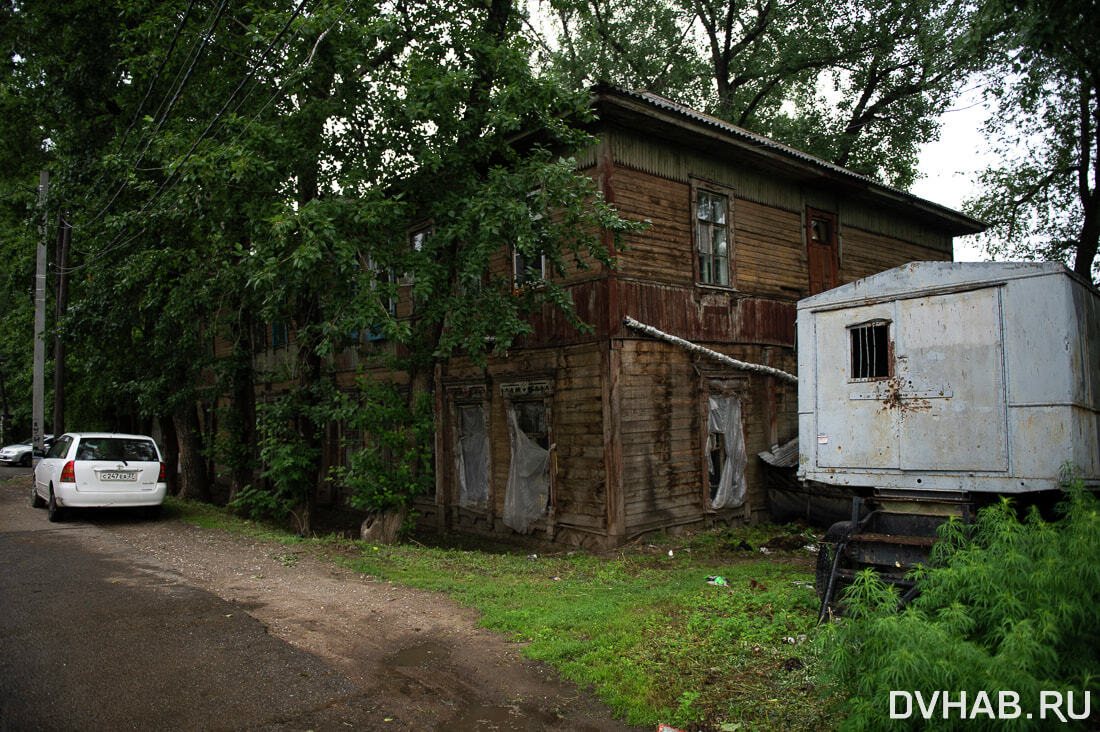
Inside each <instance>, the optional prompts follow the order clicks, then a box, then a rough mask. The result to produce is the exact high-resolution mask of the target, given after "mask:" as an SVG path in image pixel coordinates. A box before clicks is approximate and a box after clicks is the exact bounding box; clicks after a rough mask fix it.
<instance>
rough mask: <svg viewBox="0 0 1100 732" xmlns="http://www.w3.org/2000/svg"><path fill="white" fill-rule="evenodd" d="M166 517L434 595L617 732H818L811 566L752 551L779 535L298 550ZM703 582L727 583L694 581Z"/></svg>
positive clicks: (245, 529) (272, 533) (215, 517)
mask: <svg viewBox="0 0 1100 732" xmlns="http://www.w3.org/2000/svg"><path fill="white" fill-rule="evenodd" d="M168 508H169V513H170V514H171V515H176V516H178V517H179V518H181V519H183V520H186V521H191V522H193V523H196V524H198V525H200V526H204V527H207V528H211V529H221V530H226V531H231V532H235V533H244V534H247V535H250V536H253V537H257V538H265V539H271V540H274V541H278V542H282V543H284V544H288V545H291V544H293V545H300V546H306V547H309V548H310V549H312V550H313V551H315V552H317V553H318V554H319V555H322V556H326V557H328V558H330V559H332V560H333V561H338V562H340V563H342V564H345V565H346V566H348V567H350V568H352V569H354V570H355V571H357V572H360V573H362V574H367V575H370V576H372V577H374V578H378V579H382V580H388V581H392V582H395V583H399V584H404V585H409V586H413V587H419V588H423V589H428V590H435V591H439V592H443V593H446V594H448V595H450V596H451V597H453V598H454V599H455V600H456V601H457V602H459V603H461V604H463V605H466V606H469V607H473V608H475V609H477V610H478V611H480V612H481V614H482V618H481V622H482V624H483V625H485V626H486V627H488V628H491V629H494V630H497V631H500V632H502V633H504V634H506V635H507V636H508V637H510V638H512V639H513V640H515V641H518V642H522V643H524V644H525V649H524V651H525V653H526V655H528V656H529V657H531V658H535V659H540V660H543V661H546V662H547V663H549V664H550V665H551V666H553V667H554V668H555V669H557V671H558V672H559V673H561V675H562V676H564V677H566V678H568V679H571V680H573V681H575V682H577V683H580V684H582V685H589V686H591V687H592V688H593V689H594V691H595V692H596V693H597V694H598V695H599V696H600V697H601V698H602V699H603V700H604V701H605V702H606V703H607V704H609V705H610V706H611V708H612V709H614V710H615V712H616V713H617V714H619V715H620V716H621V717H622V718H624V719H625V720H626V721H627V722H629V723H631V724H637V725H647V726H650V725H652V726H655V725H656V724H657V723H658V722H664V723H666V724H670V725H673V726H676V727H680V728H681V729H692V730H754V729H761V730H764V729H767V730H771V729H788V730H817V729H823V728H828V727H831V726H832V724H831V722H830V721H829V718H828V717H827V716H826V715H827V709H828V707H829V706H830V705H829V704H827V703H826V701H827V700H824V699H822V698H821V693H820V692H819V691H818V689H817V685H816V667H815V664H816V661H815V659H814V657H813V655H812V654H811V653H810V651H809V643H808V642H807V641H806V636H812V635H813V629H814V626H815V621H816V619H817V609H818V608H817V599H816V598H817V596H816V594H815V593H814V591H813V587H812V580H813V577H812V555H810V554H809V553H808V552H805V551H801V550H796V551H793V552H791V551H788V552H782V551H781V552H777V553H774V554H770V555H763V554H761V553H760V552H759V551H757V547H758V546H759V545H760V544H762V543H763V542H764V541H766V540H767V539H768V538H771V537H774V536H776V535H778V534H784V533H787V531H788V530H787V529H784V528H782V527H755V528H751V529H744V530H736V531H735V530H722V531H712V532H706V533H701V534H698V535H696V536H694V537H691V538H683V539H672V538H661V539H656V540H651V541H648V542H646V543H638V544H635V545H633V546H632V547H630V548H628V549H623V550H620V551H617V552H614V553H609V554H605V555H599V556H597V555H593V554H589V553H585V552H580V551H578V552H568V553H557V554H552V555H538V556H528V555H527V554H526V550H518V549H516V548H515V547H510V548H506V549H501V548H499V547H498V548H496V549H495V550H492V549H486V548H483V547H477V546H476V545H471V544H469V542H468V541H464V543H465V545H466V546H467V547H471V546H473V547H475V548H454V547H447V546H432V547H428V546H423V545H411V544H405V545H400V546H383V545H376V544H365V543H363V542H360V541H351V540H348V539H339V538H331V537H330V538H325V539H311V540H304V539H301V538H299V537H295V536H293V535H291V534H289V533H285V532H282V531H280V530H278V529H275V528H272V527H270V526H267V525H264V524H262V523H257V522H254V521H245V520H242V519H238V518H236V517H234V516H232V515H231V514H229V513H227V512H225V511H224V510H222V509H218V508H214V507H212V506H208V505H204V504H196V503H190V502H182V501H177V500H172V501H170V502H169V504H168ZM806 541H807V543H808V542H809V541H810V539H809V538H808V537H807V539H806ZM741 542H745V543H746V544H747V545H749V546H751V549H745V548H744V547H745V545H746V544H742V543H741ZM300 546H299V548H300ZM738 547H740V548H738ZM670 551H671V555H670V554H669V552H670ZM287 556H291V555H287ZM710 575H721V576H723V577H725V578H726V580H727V583H728V584H727V585H725V586H722V585H710V584H707V583H706V581H705V580H706V578H707V577H708V576H710Z"/></svg>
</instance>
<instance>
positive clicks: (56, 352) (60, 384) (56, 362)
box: [52, 212, 73, 435]
mask: <svg viewBox="0 0 1100 732" xmlns="http://www.w3.org/2000/svg"><path fill="white" fill-rule="evenodd" d="M67 215H68V214H67V212H62V213H60V214H58V227H57V254H56V256H55V257H54V261H55V262H57V299H56V302H55V304H56V309H55V311H54V315H55V316H56V317H55V318H54V323H55V324H60V323H61V319H62V318H64V317H65V310H66V309H67V308H68V306H69V284H68V271H67V270H68V267H69V245H70V244H71V243H72V237H73V229H72V227H71V226H69V222H68V221H67V220H66V217H67ZM52 426H53V433H54V435H60V434H61V433H62V432H64V431H65V340H64V339H63V338H61V336H60V335H57V334H56V332H55V335H54V337H53V425H52Z"/></svg>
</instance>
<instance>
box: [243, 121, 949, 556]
mask: <svg viewBox="0 0 1100 732" xmlns="http://www.w3.org/2000/svg"><path fill="white" fill-rule="evenodd" d="M639 104H640V102H639ZM681 122H682V123H683V125H684V127H685V128H686V127H688V126H690V125H691V123H690V122H686V121H682V120H681ZM653 124H654V125H657V123H656V122H654V123H653ZM661 124H665V122H661ZM654 129H664V128H660V127H659V126H655V127H654ZM596 131H597V133H598V137H597V139H598V141H597V143H596V144H595V145H593V146H592V147H591V148H590V149H589V150H587V151H585V152H583V153H582V154H581V155H579V156H578V158H579V160H580V161H581V162H580V164H579V165H580V168H581V169H582V170H583V172H584V173H585V174H587V175H590V176H592V177H593V178H594V179H595V181H596V183H597V185H598V186H599V188H600V190H601V191H602V192H603V193H604V195H605V196H606V198H607V200H608V201H610V202H611V203H612V204H613V205H615V206H616V207H617V208H618V209H619V211H620V212H621V214H622V215H623V216H624V217H626V218H629V219H635V220H637V219H646V220H648V221H649V222H651V225H650V227H649V228H648V230H646V231H643V232H639V233H635V234H631V235H629V236H627V237H625V241H624V246H622V247H621V248H619V250H618V251H617V252H616V256H617V265H618V266H617V268H606V267H602V266H598V265H597V266H593V267H591V268H590V269H584V268H581V267H578V266H576V264H575V263H573V262H569V263H568V264H567V271H566V274H565V277H564V280H563V282H562V284H564V286H565V288H566V290H567V291H568V293H569V294H570V296H571V297H572V299H573V302H574V303H575V305H576V310H577V314H578V316H579V317H580V319H581V320H582V321H584V322H586V323H588V324H590V325H591V326H592V328H591V330H584V329H578V328H575V327H574V326H573V325H571V324H570V323H569V321H568V319H566V318H565V317H564V316H563V315H562V314H561V313H560V312H558V311H557V310H556V309H555V308H554V307H552V306H550V305H547V306H545V307H544V308H542V309H541V310H540V311H539V312H537V313H535V314H533V315H531V316H530V320H529V322H530V323H531V326H532V329H533V333H532V334H531V335H530V336H527V337H524V338H521V339H519V340H517V341H516V342H515V343H513V344H512V345H511V347H510V348H509V350H508V353H507V354H505V355H502V356H494V357H492V358H490V359H489V363H488V365H487V366H486V367H485V368H479V367H475V366H474V365H473V364H471V363H470V361H469V359H467V358H465V357H464V356H462V355H461V354H459V355H455V356H452V357H451V358H449V359H448V360H447V361H445V362H443V363H441V364H440V365H439V366H438V368H437V371H436V374H435V389H436V395H435V396H436V399H435V404H436V412H437V414H436V427H437V435H436V439H435V443H434V445H435V451H436V453H435V457H436V492H435V495H432V496H423V497H420V498H418V499H417V500H416V502H415V508H416V510H417V511H418V512H419V517H418V519H417V521H418V524H419V525H420V527H421V528H424V529H431V530H442V531H454V532H463V533H471V534H479V535H483V536H490V537H495V538H501V539H509V540H518V541H524V542H532V543H542V542H555V543H558V544H567V545H580V546H592V547H600V548H603V547H607V546H614V545H616V544H620V543H622V542H624V541H628V540H631V539H632V538H634V537H635V536H638V535H640V534H642V533H645V532H647V531H656V530H676V529H678V528H682V527H689V526H704V525H713V524H716V523H736V522H740V521H756V520H760V519H762V518H765V517H766V506H767V501H766V495H765V492H764V485H765V475H764V468H765V466H764V464H763V463H762V461H761V460H760V459H759V458H758V457H757V454H758V453H760V452H762V451H764V450H768V449H770V448H771V447H772V446H773V445H775V444H776V443H782V442H785V441H787V440H789V439H791V438H792V437H794V436H796V432H797V423H798V422H797V417H798V415H797V392H796V388H795V386H794V385H793V384H789V383H785V382H780V381H778V380H777V379H775V378H773V377H765V376H759V375H751V376H750V375H748V374H746V373H744V372H738V371H735V370H732V369H730V368H729V367H726V366H722V365H719V364H717V363H715V362H712V361H709V360H707V359H705V358H702V357H699V356H695V355H693V354H690V353H688V352H686V351H685V350H683V349H681V348H678V347H676V346H673V345H670V344H667V343H664V342H660V341H655V340H651V339H648V338H645V337H641V336H639V335H638V334H637V333H636V332H634V331H631V330H629V329H627V328H626V327H625V326H624V325H623V322H622V321H623V318H624V317H625V316H628V315H629V316H631V317H633V318H636V319H637V320H640V321H642V322H643V323H646V324H648V325H651V326H654V327H656V328H658V329H660V330H662V331H665V332H667V333H671V334H673V335H676V336H679V337H681V338H685V339H687V340H690V341H692V342H695V343H698V344H700V345H702V346H705V347H707V348H710V349H712V350H716V351H719V352H721V353H724V354H727V355H730V356H732V357H734V358H737V359H741V360H744V361H748V362H753V363H762V364H768V365H771V366H774V367H777V368H779V369H782V370H785V371H788V372H791V373H794V372H795V371H796V367H797V360H796V356H795V313H796V302H797V300H798V299H799V298H801V297H804V296H805V295H806V294H808V290H809V286H810V283H809V272H808V266H807V256H806V242H805V239H806V232H805V227H806V219H805V215H806V211H807V209H808V208H814V209H819V210H821V211H824V212H827V213H829V214H832V215H835V217H836V221H835V223H836V227H835V232H836V234H837V243H838V246H837V247H836V248H835V249H836V251H837V252H838V263H839V269H838V272H839V279H840V282H841V284H843V283H847V282H851V281H853V280H856V279H858V278H861V277H865V276H868V275H871V274H874V273H876V272H880V271H883V270H886V269H889V268H891V267H895V266H898V265H901V264H905V263H908V262H910V261H919V260H943V259H950V258H951V246H952V237H951V235H950V234H948V233H945V230H946V229H949V228H950V227H951V226H952V225H959V224H957V223H952V221H953V220H952V219H950V218H942V217H941V218H940V219H937V218H936V217H935V215H932V214H929V212H928V211H927V210H921V209H920V208H919V207H918V206H916V205H913V206H910V205H909V204H906V203H905V201H904V200H903V199H902V198H899V196H902V197H903V196H904V194H901V193H900V192H890V191H885V192H884V191H875V190H873V188H874V185H873V184H871V183H868V184H867V185H869V186H871V189H872V190H869V191H868V190H865V189H860V188H858V187H857V186H855V184H852V183H851V182H848V183H847V184H846V185H847V187H839V188H835V189H834V188H833V187H830V186H829V185H822V184H820V181H821V180H823V179H822V178H814V177H807V174H806V173H805V171H804V170H801V169H800V168H799V166H802V165H804V162H791V161H787V163H785V164H784V165H783V166H780V167H779V168H776V170H774V171H773V170H771V169H770V168H769V167H768V166H767V165H766V159H765V158H760V159H759V160H757V159H756V158H752V157H751V156H749V154H748V153H745V152H744V151H742V152H741V153H739V155H740V157H737V158H734V157H732V156H727V155H726V154H725V152H726V147H724V146H723V145H724V144H725V143H723V142H722V140H721V139H720V138H721V134H724V133H720V132H719V131H716V128H713V126H711V127H707V128H706V129H705V130H703V132H699V133H698V134H697V135H696V136H695V137H692V136H691V135H687V134H686V133H684V134H682V135H680V136H679V137H678V138H675V139H674V137H672V136H662V135H657V134H646V131H645V130H644V129H642V128H636V129H628V126H627V125H623V126H615V124H614V122H613V121H612V122H611V123H608V124H606V125H605V126H604V127H601V128H599V129H597V130H596ZM704 133H705V135H704ZM692 134H696V133H692ZM703 137H705V140H704V142H705V145H703V144H702V143H700V142H699V140H703ZM692 140H695V141H696V142H695V143H693V142H692ZM769 154H770V153H769ZM772 157H774V155H773V156H772ZM752 160H757V163H756V164H755V165H750V164H748V163H747V162H746V161H750V162H751V161H752ZM800 170H801V172H800ZM814 181H817V183H816V184H815V183H814ZM814 185H816V187H814ZM860 185H862V184H860ZM864 188H866V187H864ZM700 189H705V190H707V191H708V192H711V193H715V194H717V195H719V196H726V197H727V200H728V219H727V222H728V223H727V227H728V228H727V234H728V243H729V252H730V261H731V280H730V285H729V286H728V287H726V286H710V285H703V284H699V283H697V282H696V272H695V269H696V267H697V263H696V258H697V254H696V249H695V236H694V230H695V225H696V221H695V215H696V214H695V211H694V205H693V201H695V200H696V196H697V193H698V191H699V190H700ZM894 193H897V194H898V195H897V196H895V195H894ZM876 196H877V198H876ZM717 200H721V199H720V198H719V199H717ZM878 202H883V203H884V206H885V207H879V206H877V205H876V204H877V203H878ZM930 216H931V218H929V217H930ZM831 220H832V219H830V221H831ZM604 241H605V243H609V242H610V236H608V235H605V236H604ZM830 256H831V255H830ZM830 263H831V261H830ZM489 267H490V272H489V273H487V274H488V275H491V278H490V279H493V280H495V281H496V282H498V283H499V284H500V285H501V286H507V283H508V282H510V281H511V278H512V268H513V260H512V251H511V247H510V244H509V242H507V241H502V242H501V245H500V249H499V251H497V252H496V253H495V254H494V255H493V256H492V258H491V261H490V264H489ZM407 292H408V288H407V287H406V288H403V292H402V293H401V295H402V298H401V299H400V300H399V302H398V316H399V317H407V316H408V315H409V301H408V300H407V299H406V295H407ZM291 342H292V344H293V333H292V334H291ZM292 351H293V345H292V346H291V348H288V349H286V350H284V349H277V350H273V349H271V348H270V346H269V347H268V349H267V350H266V351H264V352H261V353H259V354H257V359H256V361H257V365H258V366H259V367H260V368H262V369H266V370H267V373H268V374H269V376H268V378H269V379H270V380H274V381H275V383H276V387H277V388H276V389H275V391H272V387H271V384H267V385H264V384H259V385H258V387H257V388H258V390H263V393H264V394H270V395H274V394H275V393H276V392H277V391H278V390H279V388H283V387H285V386H286V385H287V383H285V382H286V380H288V379H291V378H293V376H294V374H293V369H294V368H295V364H294V363H293V362H292V361H291V360H290V359H288V357H287V354H289V353H292ZM386 353H389V354H390V355H400V353H399V352H398V349H397V347H396V346H395V345H394V344H392V343H387V342H363V343H361V344H359V346H358V347H353V348H349V349H346V350H344V351H342V352H340V353H338V354H336V355H335V356H334V357H333V358H332V359H331V361H330V363H329V365H330V367H331V368H332V370H333V371H334V372H335V373H336V380H337V383H338V384H339V386H340V388H342V389H345V390H351V389H353V388H354V383H355V381H356V379H358V378H361V374H360V369H361V368H364V367H365V365H366V364H367V363H368V360H369V357H370V356H371V355H374V356H377V355H381V354H386ZM373 376H374V377H376V378H394V379H404V378H405V377H404V376H401V375H397V374H388V373H386V372H383V371H380V370H379V371H376V372H374V373H373ZM280 380H282V381H283V382H284V383H280ZM522 383H528V384H535V383H538V384H540V385H541V384H546V385H547V387H546V388H547V391H546V393H545V395H542V394H541V392H540V396H539V397H538V398H540V399H542V400H543V401H544V403H545V404H546V407H547V422H548V431H549V434H548V439H549V441H550V443H552V444H553V445H554V448H553V451H552V458H551V471H552V483H551V489H552V498H551V502H552V506H551V507H550V510H549V511H548V512H547V515H546V516H545V517H544V518H543V519H540V520H539V521H536V522H535V524H534V525H533V526H532V527H531V530H530V531H529V532H528V533H527V535H526V536H524V537H520V536H519V535H517V534H516V533H515V532H514V531H513V530H512V529H510V528H508V527H506V526H505V525H504V524H503V521H502V518H501V517H502V515H503V512H504V505H505V490H506V486H507V482H508V472H509V466H510V462H511V440H510V436H509V431H508V420H507V408H508V405H509V403H510V399H512V398H513V397H511V396H509V395H508V394H506V393H505V391H503V390H502V387H503V386H506V385H515V384H522ZM540 388H541V386H540ZM509 393H511V392H509ZM711 394H726V395H729V394H732V395H735V396H737V397H738V398H739V399H740V400H741V403H742V424H743V431H744V436H745V447H746V452H747V456H748V461H747V465H746V469H745V477H746V482H747V486H748V490H747V496H746V503H745V505H743V506H738V507H734V508H729V509H722V510H718V511H715V510H712V509H711V508H710V505H711V504H710V495H709V491H710V488H709V481H708V471H707V462H706V455H705V445H706V439H707V433H706V429H707V410H708V397H709V395H711ZM456 400H457V401H456ZM456 403H462V404H481V405H483V407H484V409H485V416H486V429H487V434H488V440H489V451H490V455H489V483H490V484H489V501H488V504H487V505H486V506H485V507H484V508H463V507H459V506H457V476H456V474H455V473H456V470H455V450H456V441H455V430H456V426H455V421H456V420H455V415H456V411H455V404H456ZM339 432H340V430H339V428H338V427H337V426H333V427H330V436H331V437H332V439H337V437H338V435H339ZM332 454H333V456H334V458H333V459H336V452H332Z"/></svg>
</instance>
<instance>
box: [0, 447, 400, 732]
mask: <svg viewBox="0 0 1100 732" xmlns="http://www.w3.org/2000/svg"><path fill="white" fill-rule="evenodd" d="M19 474H24V475H25V476H26V485H27V488H26V490H21V491H19V492H15V491H12V490H11V489H0V732H7V731H8V730H81V731H83V730H123V729H136V730H169V729H186V730H194V729H204V730H217V729H229V730H240V729H288V730H291V729H300V730H305V729H314V730H330V729H341V730H346V729H392V728H393V726H394V725H392V724H391V723H390V722H389V715H387V714H386V712H385V710H383V709H380V708H378V707H377V706H376V705H375V704H374V703H373V702H372V701H371V700H370V699H369V698H367V697H366V696H365V695H364V694H363V693H362V691H361V690H360V689H359V688H358V687H356V686H355V685H354V684H353V683H352V682H351V681H350V680H349V679H348V678H347V677H345V676H343V675H341V674H339V673H337V672H335V671H333V670H332V669H331V668H329V667H328V666H326V665H325V664H324V663H323V662H321V660H319V659H318V658H316V657H314V656H312V655H310V654H308V653H306V652H304V651H301V650H299V649H296V648H294V647H292V646H290V645H289V644H287V643H285V642H283V641H282V640H279V639H278V638H275V637H273V636H271V635H268V633H267V632H266V630H265V628H264V626H263V625H262V624H261V623H260V622H258V621H257V620H255V619H254V618H252V617H250V616H249V615H247V614H246V613H244V612H242V611H241V609H240V608H239V607H237V606H235V605H232V604H230V603H228V602H225V601H224V600H221V599H220V598H218V597H216V596H215V595H212V594H210V593H208V592H205V591H203V590H201V589H199V588H197V587H195V586H193V585H190V584H188V583H187V582H186V581H185V580H184V579H183V578H182V577H180V576H179V575H176V574H174V573H172V572H169V571H167V570H165V569H164V568H162V567H156V566H152V565H149V564H147V563H143V562H144V560H143V558H142V557H141V556H140V555H139V554H137V553H136V552H135V551H134V550H133V549H131V548H129V547H128V546H126V545H124V544H123V543H121V542H120V541H118V540H117V539H115V538H113V537H112V536H111V535H110V534H109V533H108V532H107V531H104V530H103V529H100V528H98V527H97V526H96V522H98V521H100V520H102V519H100V518H98V517H97V518H96V519H94V520H92V519H84V518H82V517H81V516H79V515H75V516H74V515H71V514H70V516H71V518H70V519H69V520H68V521H66V522H65V523H62V524H51V523H49V522H48V521H47V520H46V514H45V511H42V510H36V509H32V508H31V507H30V505H29V492H30V487H29V486H30V470H26V469H24V470H20V469H12V468H0V480H3V479H4V478H7V477H10V476H12V475H19ZM108 520H110V519H109V518H108ZM115 520H142V519H137V518H119V519H115Z"/></svg>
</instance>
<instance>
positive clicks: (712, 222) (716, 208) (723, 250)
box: [695, 190, 730, 287]
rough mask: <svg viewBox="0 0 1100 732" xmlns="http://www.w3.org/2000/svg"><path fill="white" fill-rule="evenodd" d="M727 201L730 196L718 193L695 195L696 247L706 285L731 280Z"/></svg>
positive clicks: (701, 275)
mask: <svg viewBox="0 0 1100 732" xmlns="http://www.w3.org/2000/svg"><path fill="white" fill-rule="evenodd" d="M727 204H728V199H727V198H726V197H725V196H720V195H718V194H717V193H710V192H708V191H702V190H700V191H697V192H696V194H695V209H696V210H695V248H696V251H697V254H698V257H699V282H701V283H703V284H705V285H722V286H724V287H725V286H729V283H730V258H729V241H728V233H727V232H728V226H727V223H726V218H727V216H726V213H727Z"/></svg>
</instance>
